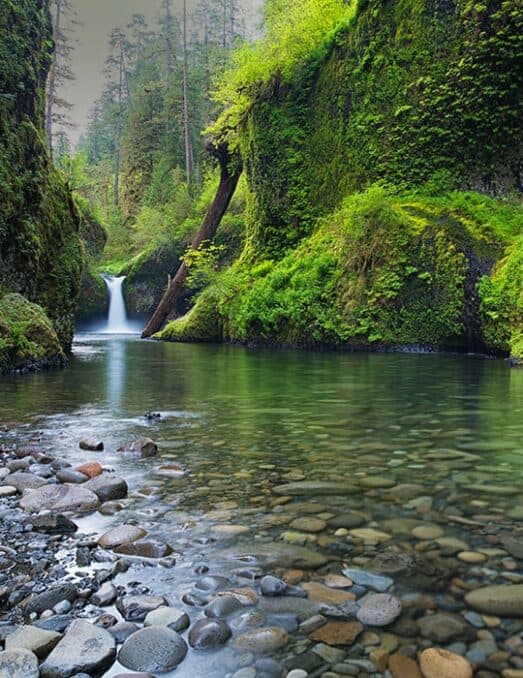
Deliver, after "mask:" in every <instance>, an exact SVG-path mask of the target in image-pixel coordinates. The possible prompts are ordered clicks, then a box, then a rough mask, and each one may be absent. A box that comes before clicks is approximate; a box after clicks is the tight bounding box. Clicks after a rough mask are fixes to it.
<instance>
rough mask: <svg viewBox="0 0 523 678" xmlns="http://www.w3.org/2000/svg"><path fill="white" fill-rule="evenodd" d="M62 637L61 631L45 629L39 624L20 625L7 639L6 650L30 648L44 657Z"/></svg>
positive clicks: (38, 655)
mask: <svg viewBox="0 0 523 678" xmlns="http://www.w3.org/2000/svg"><path fill="white" fill-rule="evenodd" d="M61 638H62V634H61V633H56V632H55V631H44V630H43V629H39V628H38V627H37V626H20V627H19V628H17V629H16V631H15V632H14V633H11V634H9V635H8V636H7V638H6V640H5V649H6V650H29V652H33V654H35V655H36V656H37V657H39V658H40V659H43V658H44V657H47V655H48V654H49V652H51V650H52V649H54V647H55V646H56V645H57V643H58V641H59V640H60V639H61Z"/></svg>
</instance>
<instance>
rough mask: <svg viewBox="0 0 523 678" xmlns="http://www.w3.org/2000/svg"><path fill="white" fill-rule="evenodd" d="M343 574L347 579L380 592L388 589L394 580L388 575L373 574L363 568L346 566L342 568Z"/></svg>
mask: <svg viewBox="0 0 523 678" xmlns="http://www.w3.org/2000/svg"><path fill="white" fill-rule="evenodd" d="M343 574H344V575H345V576H346V577H348V578H349V579H352V581H353V582H354V583H355V584H357V585H359V586H365V587H367V588H370V589H373V590H374V591H378V592H380V593H384V592H385V591H388V590H389V589H390V588H391V586H393V584H394V581H393V580H392V579H391V578H390V577H384V576H382V575H378V574H373V573H371V572H366V571H365V570H357V569H354V568H346V569H345V570H343Z"/></svg>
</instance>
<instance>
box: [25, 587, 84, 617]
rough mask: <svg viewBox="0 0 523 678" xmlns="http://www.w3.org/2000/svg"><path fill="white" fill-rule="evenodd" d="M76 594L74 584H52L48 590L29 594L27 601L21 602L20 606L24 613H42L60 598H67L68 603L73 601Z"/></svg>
mask: <svg viewBox="0 0 523 678" xmlns="http://www.w3.org/2000/svg"><path fill="white" fill-rule="evenodd" d="M77 596H78V589H77V588H76V586H75V585H74V584H59V585H58V586H53V587H52V588H50V589H49V590H48V591H44V593H38V594H35V595H33V596H31V597H30V598H29V599H28V600H27V601H25V602H24V603H22V607H23V610H24V613H25V614H26V615H30V614H33V612H35V613H36V614H42V612H45V610H52V609H53V608H54V607H55V605H57V604H58V603H60V602H62V600H67V601H68V602H70V603H72V602H74V600H76V598H77Z"/></svg>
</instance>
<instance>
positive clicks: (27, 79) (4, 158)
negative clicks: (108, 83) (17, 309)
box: [0, 0, 82, 369]
mask: <svg viewBox="0 0 523 678" xmlns="http://www.w3.org/2000/svg"><path fill="white" fill-rule="evenodd" d="M52 47H53V44H52V39H51V24H50V18H49V7H48V2H47V0H45V1H44V0H17V1H16V2H14V1H13V0H0V186H1V195H2V198H1V203H0V296H3V295H4V294H6V293H8V292H16V293H20V294H21V295H23V296H24V297H25V298H26V299H27V300H28V301H30V302H34V303H37V304H39V305H40V306H41V307H42V308H43V309H44V311H45V313H46V314H47V315H48V317H49V318H50V320H51V321H52V325H53V327H54V331H55V332H56V334H57V336H58V338H59V341H60V346H61V349H63V350H65V351H68V350H69V348H70V346H71V342H72V334H73V314H74V306H75V301H76V296H77V293H78V286H79V281H80V274H81V268H82V257H81V249H80V242H79V239H78V217H77V214H76V210H75V207H74V205H73V203H72V198H71V194H70V192H69V190H68V188H67V186H66V184H65V182H64V181H63V179H62V177H61V175H60V174H59V173H58V172H56V171H55V170H54V169H53V167H52V164H51V161H50V159H49V157H48V153H47V150H46V145H45V140H44V134H43V107H44V91H45V80H46V76H47V71H48V68H49V64H50V53H51V50H52ZM4 369H7V368H6V367H4Z"/></svg>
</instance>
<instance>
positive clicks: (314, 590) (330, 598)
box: [302, 581, 356, 605]
mask: <svg viewBox="0 0 523 678" xmlns="http://www.w3.org/2000/svg"><path fill="white" fill-rule="evenodd" d="M302 588H303V589H304V590H305V591H307V593H308V594H309V600H312V601H313V602H315V603H330V604H331V605H341V604H342V603H346V602H347V601H349V600H356V596H355V595H354V593H350V592H349V591H341V590H339V589H333V588H331V587H330V586H325V584H320V583H319V582H315V581H310V582H307V583H306V584H303V585H302Z"/></svg>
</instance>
